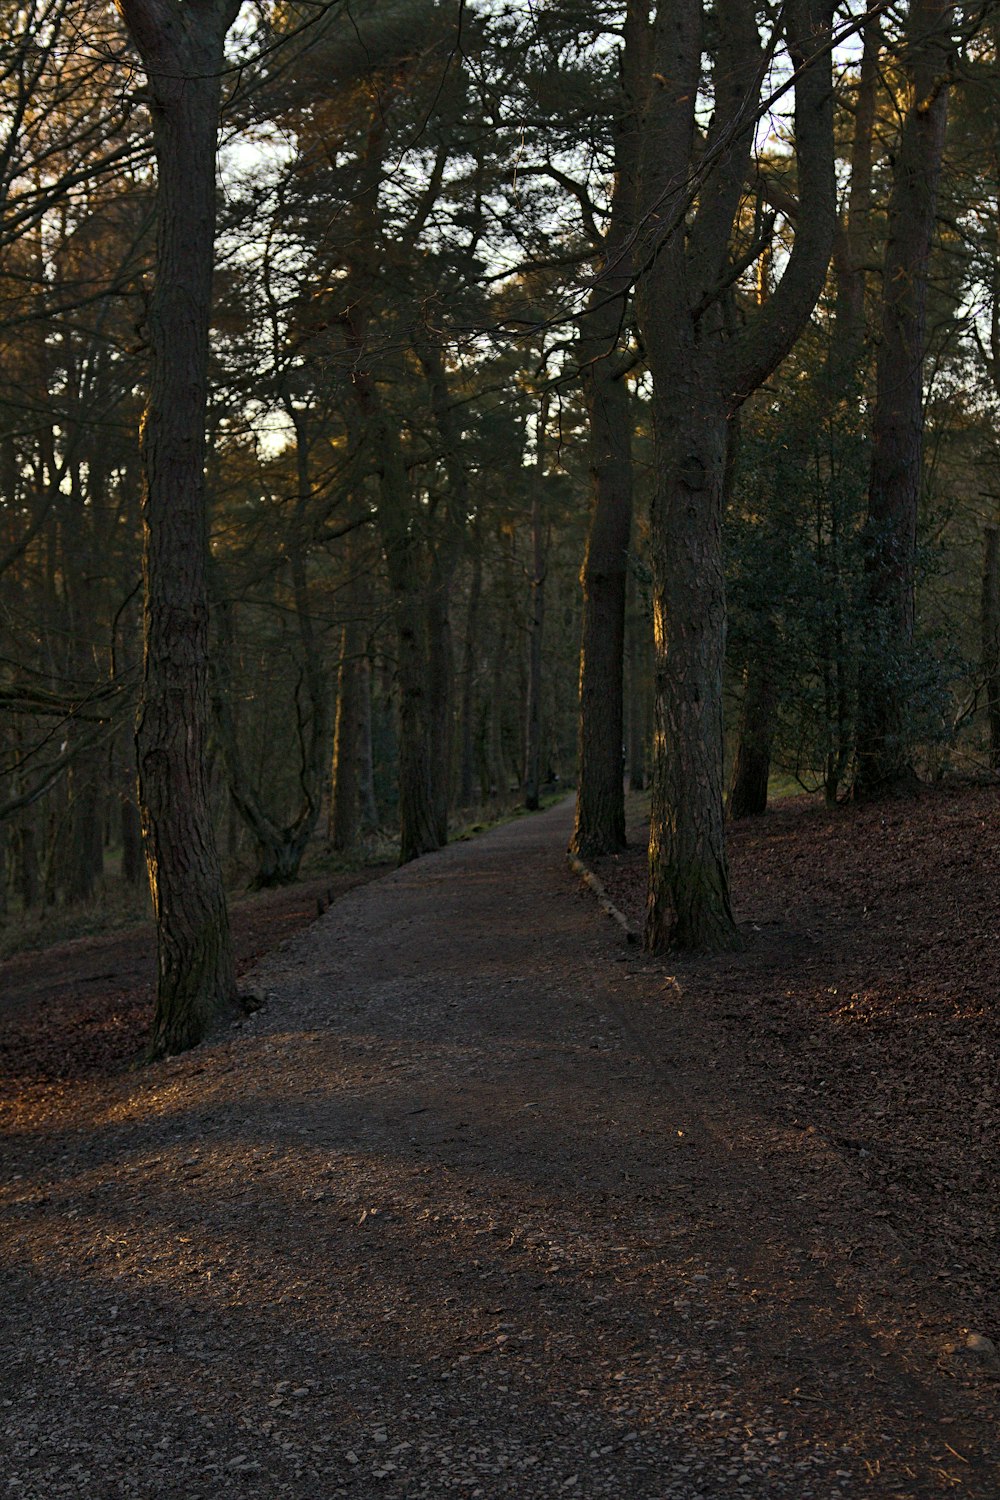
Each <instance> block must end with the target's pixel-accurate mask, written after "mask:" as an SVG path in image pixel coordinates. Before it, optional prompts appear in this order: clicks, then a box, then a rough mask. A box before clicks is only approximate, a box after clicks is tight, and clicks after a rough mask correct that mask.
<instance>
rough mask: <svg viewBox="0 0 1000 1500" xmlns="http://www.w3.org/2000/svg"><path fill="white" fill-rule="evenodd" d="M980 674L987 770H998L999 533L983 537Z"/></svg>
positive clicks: (990, 531) (992, 530) (991, 528)
mask: <svg viewBox="0 0 1000 1500" xmlns="http://www.w3.org/2000/svg"><path fill="white" fill-rule="evenodd" d="M981 621H982V673H983V680H984V682H985V684H986V716H987V722H988V724H989V734H990V743H989V757H990V770H991V771H998V770H1000V531H998V530H997V527H996V526H987V528H986V531H985V533H984V536H983V593H982V611H981Z"/></svg>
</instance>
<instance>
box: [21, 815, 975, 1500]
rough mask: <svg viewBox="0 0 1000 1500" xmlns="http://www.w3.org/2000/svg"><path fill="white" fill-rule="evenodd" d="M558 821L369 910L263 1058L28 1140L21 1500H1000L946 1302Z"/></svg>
mask: <svg viewBox="0 0 1000 1500" xmlns="http://www.w3.org/2000/svg"><path fill="white" fill-rule="evenodd" d="M570 817H571V810H570V808H569V806H568V805H566V804H564V805H562V806H561V807H558V808H555V809H553V810H551V811H550V812H548V813H545V814H541V815H539V816H537V817H535V818H532V819H522V820H518V821H516V822H514V823H511V824H508V825H506V826H505V827H502V828H499V829H496V830H494V831H493V832H491V833H490V834H488V835H486V836H485V837H484V838H482V839H480V840H478V841H477V842H475V843H472V844H463V845H458V846H455V847H452V848H450V849H448V850H445V851H443V852H442V853H441V854H439V855H435V856H432V857H430V858H428V859H425V860H422V861H420V862H419V864H417V865H413V866H409V867H407V868H405V869H403V870H401V871H397V872H396V873H394V874H392V875H390V876H388V877H386V878H384V879H383V880H381V881H378V882H376V883H375V884H372V885H368V886H366V887H364V888H362V889H360V890H357V891H354V892H351V893H349V894H348V895H346V896H345V897H344V898H343V899H342V900H340V901H338V902H337V903H336V904H335V905H334V906H333V907H332V908H331V909H330V911H329V912H328V913H327V914H326V916H325V917H324V918H323V919H322V920H321V921H320V922H319V923H317V924H316V925H315V926H314V927H313V928H311V929H310V930H309V931H308V932H307V933H306V934H304V935H303V936H301V937H300V938H298V939H296V940H294V942H293V943H292V944H291V946H289V947H286V948H285V949H284V950H283V952H282V954H281V955H280V958H279V959H277V960H276V961H275V962H274V963H273V964H272V966H271V967H270V968H267V967H266V966H265V969H264V970H263V972H262V976H261V977H262V978H263V981H264V983H265V984H266V985H267V987H268V989H269V990H270V991H271V993H272V999H271V1001H270V1003H269V1005H268V1007H267V1008H266V1009H265V1010H264V1011H263V1012H261V1013H260V1014H259V1015H258V1016H256V1017H254V1018H253V1019H252V1020H251V1022H249V1023H248V1024H247V1025H246V1027H245V1028H244V1029H243V1030H242V1031H241V1032H239V1033H236V1034H234V1035H232V1036H231V1037H228V1038H226V1039H224V1040H222V1041H220V1042H218V1043H216V1044H213V1045H212V1046H208V1047H204V1048H202V1049H199V1051H198V1052H196V1053H193V1054H189V1055H188V1056H186V1057H183V1058H179V1059H175V1060H173V1061H170V1062H167V1063H164V1064H161V1065H159V1066H158V1067H156V1068H153V1069H149V1070H147V1071H146V1072H144V1073H142V1074H138V1075H131V1076H128V1077H124V1078H121V1079H119V1080H117V1081H115V1082H112V1083H110V1084H109V1083H108V1082H107V1081H104V1082H100V1081H98V1080H90V1081H88V1080H82V1081H80V1082H79V1083H78V1084H77V1085H76V1086H74V1088H72V1089H71V1090H68V1091H67V1092H66V1093H65V1094H60V1093H59V1092H58V1091H55V1090H54V1091H52V1092H51V1093H50V1094H48V1095H46V1096H44V1097H42V1096H40V1097H39V1099H38V1102H37V1106H36V1109H35V1114H34V1116H33V1117H31V1116H25V1114H24V1112H23V1110H22V1111H21V1113H20V1114H18V1115H17V1116H16V1118H15V1117H14V1116H13V1115H12V1116H11V1120H12V1124H11V1129H10V1133H9V1136H8V1141H7V1148H6V1153H5V1162H6V1163H7V1164H9V1169H10V1170H9V1172H5V1174H4V1177H5V1180H4V1188H3V1194H2V1201H0V1210H2V1219H0V1264H2V1266H3V1267H4V1274H3V1284H2V1303H0V1319H2V1326H3V1328H4V1346H5V1347H4V1354H3V1358H2V1368H0V1452H4V1454H5V1457H4V1461H3V1465H2V1468H0V1477H2V1481H3V1484H4V1485H5V1486H6V1493H7V1494H8V1495H11V1496H16V1497H18V1500H49V1497H54V1496H60V1495H74V1496H80V1495H85V1496H87V1497H88V1500H90V1497H95V1500H112V1497H115V1500H118V1497H130V1500H131V1497H139V1496H141V1497H149V1500H153V1497H156V1500H161V1497H162V1500H169V1497H175V1496H176V1497H178V1500H180V1497H182V1496H183V1497H184V1500H201V1497H204V1500H208V1497H213V1500H214V1497H217V1496H220V1495H222V1496H244V1495H245V1496H251V1495H252V1496H255V1497H256V1496H262V1497H272V1496H273V1497H279V1496H285V1495H292V1496H296V1497H302V1500H306V1497H308V1500H327V1497H332V1496H339V1495H347V1496H351V1497H355V1500H368V1497H372V1500H374V1497H381V1496H400V1497H402V1496H406V1497H408V1500H409V1497H417V1496H431V1497H436V1496H440V1495H445V1494H455V1495H460V1496H464V1497H468V1500H494V1497H501V1496H513V1497H518V1500H543V1497H544V1500H548V1497H550V1496H586V1497H595V1500H612V1497H613V1500H689V1497H695V1496H707V1497H711V1500H733V1497H738V1496H742V1497H751V1500H772V1497H773V1500H831V1497H837V1496H852V1495H862V1494H864V1495H873V1496H877V1497H879V1500H882V1497H904V1496H905V1497H923V1496H931V1495H938V1494H942V1493H945V1492H947V1491H949V1490H951V1489H956V1490H957V1491H958V1493H959V1494H961V1495H965V1496H968V1497H978V1500H995V1497H996V1496H997V1494H998V1493H1000V1464H998V1453H997V1445H996V1433H997V1430H998V1428H997V1417H998V1415H1000V1413H998V1402H997V1399H996V1387H995V1386H994V1385H993V1384H992V1382H991V1381H988V1380H986V1379H984V1378H983V1374H984V1372H983V1371H981V1370H980V1369H978V1367H975V1362H974V1361H973V1363H972V1364H970V1366H969V1370H968V1374H967V1378H964V1377H963V1378H961V1379H956V1378H954V1372H951V1373H948V1374H946V1373H945V1372H944V1371H942V1370H941V1369H940V1368H939V1366H938V1359H939V1355H940V1337H941V1334H942V1330H943V1329H945V1328H946V1327H947V1305H946V1302H942V1301H941V1299H940V1297H937V1296H936V1294H933V1293H932V1292H931V1291H930V1290H928V1291H926V1292H925V1290H924V1289H923V1287H922V1286H921V1285H920V1277H919V1267H914V1266H908V1267H902V1266H900V1265H899V1264H897V1263H896V1262H895V1261H894V1260H893V1257H892V1255H891V1254H888V1253H886V1254H884V1255H881V1256H880V1255H879V1253H878V1246H879V1234H878V1221H877V1220H876V1219H875V1218H874V1217H873V1216H874V1214H875V1213H877V1211H878V1208H877V1200H876V1199H875V1198H874V1197H873V1196H872V1195H871V1192H870V1189H868V1188H867V1187H866V1186H865V1184H864V1183H863V1182H862V1181H860V1179H857V1178H855V1176H853V1175H852V1172H851V1169H850V1165H849V1163H845V1161H844V1160H843V1159H841V1158H840V1157H837V1156H835V1155H833V1154H831V1153H830V1152H829V1151H828V1150H827V1148H826V1147H825V1146H824V1144H823V1143H822V1142H821V1141H818V1140H816V1139H815V1138H811V1137H804V1136H803V1133H802V1132H801V1131H798V1132H795V1131H792V1130H791V1129H790V1128H789V1127H787V1126H784V1125H782V1124H781V1123H780V1120H777V1119H776V1118H773V1117H771V1116H770V1115H769V1114H768V1112H767V1110H766V1107H765V1106H764V1105H763V1104H761V1103H760V1102H759V1101H758V1102H756V1103H755V1102H754V1095H753V1090H752V1089H751V1088H748V1087H746V1086H745V1085H744V1084H743V1083H742V1082H739V1083H734V1082H733V1080H734V1079H735V1078H736V1076H737V1074H738V1072H739V1068H740V1063H741V1059H740V1058H738V1057H734V1056H733V1055H732V1052H731V1051H730V1050H728V1049H730V1048H731V1046H732V1043H731V1041H730V1040H726V1039H725V1037H723V1036H721V1035H720V1034H719V1033H718V1032H717V1031H716V1030H715V1029H712V1028H709V1027H707V1026H705V1025H704V1024H703V1017H702V1016H701V1015H700V1013H699V1009H698V1001H697V994H696V989H697V986H696V985H689V986H688V989H687V991H686V993H685V994H684V996H683V997H682V996H681V995H680V993H679V991H678V990H677V989H676V987H675V986H674V985H672V984H671V982H670V981H668V980H667V979H666V977H665V975H664V973H663V970H662V968H661V967H660V966H657V965H653V964H650V963H649V962H648V961H646V960H644V959H643V958H642V957H641V955H636V954H635V952H634V950H628V949H626V948H625V947H624V946H623V945H622V943H621V940H620V935H619V933H618V930H617V929H616V928H615V927H614V925H613V924H611V923H610V922H608V921H607V920H606V919H605V918H604V917H603V916H602V915H601V913H600V912H599V909H598V908H597V906H596V904H595V903H594V902H593V899H592V897H591V896H590V895H589V894H588V893H584V892H582V891H580V890H579V889H577V888H576V887H575V886H574V884H573V883H572V882H570V881H569V880H568V878H567V875H566V870H565V863H564V856H563V849H564V847H565V843H566V838H567V836H568V831H569V826H570ZM904 1273H905V1274H904ZM985 1373H990V1372H989V1371H986V1372H985Z"/></svg>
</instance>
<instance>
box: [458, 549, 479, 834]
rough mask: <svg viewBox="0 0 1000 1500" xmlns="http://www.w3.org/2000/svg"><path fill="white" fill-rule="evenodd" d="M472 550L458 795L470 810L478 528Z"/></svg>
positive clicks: (473, 782) (472, 797)
mask: <svg viewBox="0 0 1000 1500" xmlns="http://www.w3.org/2000/svg"><path fill="white" fill-rule="evenodd" d="M473 547H474V551H473V555H472V578H471V580H470V582H469V604H468V609H467V611H466V616H465V644H464V647H463V651H462V746H461V755H460V765H459V791H458V800H459V803H460V805H461V806H462V807H471V806H472V804H473V802H474V801H475V796H476V792H475V786H476V720H477V706H476V661H477V658H478V653H479V608H480V602H481V600H482V593H483V554H482V548H481V547H480V545H479V536H478V526H477V535H476V537H475V539H474V542H473Z"/></svg>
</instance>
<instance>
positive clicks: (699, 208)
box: [636, 0, 836, 952]
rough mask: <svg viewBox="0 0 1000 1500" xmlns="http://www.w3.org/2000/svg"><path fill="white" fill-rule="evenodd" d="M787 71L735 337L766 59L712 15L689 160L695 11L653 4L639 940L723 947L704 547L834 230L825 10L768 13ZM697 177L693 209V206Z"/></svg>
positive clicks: (720, 621)
mask: <svg viewBox="0 0 1000 1500" xmlns="http://www.w3.org/2000/svg"><path fill="white" fill-rule="evenodd" d="M782 15H783V21H782V24H783V25H784V26H785V27H786V41H787V46H788V52H789V57H790V60H791V62H792V63H793V65H794V67H795V70H796V71H795V80H796V81H795V145H796V162H797V172H798V188H799V200H798V215H797V218H796V223H795V237H794V242H793V246H792V250H791V252H790V254H789V256H788V258H787V261H786V262H785V267H784V271H783V274H782V276H781V280H780V281H779V283H778V285H777V286H776V287H775V289H774V291H773V294H772V295H771V297H770V298H769V299H768V300H767V302H766V303H765V304H764V306H763V307H761V308H760V310H759V311H758V313H757V314H756V315H755V316H753V317H751V318H750V319H749V320H748V321H747V323H746V325H745V327H743V328H741V329H739V330H738V331H737V330H735V329H734V328H733V327H732V325H731V322H730V320H729V319H728V318H727V316H726V306H727V289H728V287H729V286H730V285H731V281H732V268H731V261H730V238H731V234H732V230H733V225H734V223H735V220H736V215H737V213H738V211H739V207H740V203H741V201H742V199H743V195H744V184H745V181H746V177H747V173H748V171H749V164H750V153H751V148H752V144H753V121H754V119H755V118H756V116H755V113H754V110H753V109H752V108H750V109H748V107H747V104H748V100H753V99H756V98H757V97H758V96H759V92H760V88H761V83H762V80H763V78H764V74H765V70H766V56H765V52H764V50H763V49H762V45H761V38H760V34H759V32H758V28H757V20H756V13H755V10H754V7H753V5H752V4H751V3H750V0H737V3H733V4H730V5H727V6H726V7H725V8H724V9H722V10H720V9H719V8H716V9H715V10H713V12H712V16H713V21H714V29H713V34H712V38H711V42H712V45H711V52H712V57H713V69H714V72H713V78H712V81H711V82H712V91H713V97H714V114H713V117H712V121H711V124H710V126H709V129H708V133H707V136H706V137H705V139H704V141H703V142H702V143H700V145H699V148H698V154H699V155H700V164H698V163H696V161H695V156H696V149H695V142H696V135H697V132H696V116H695V109H696V101H697V99H698V98H699V96H700V93H701V91H702V89H703V87H704V85H705V80H704V78H703V75H702V57H703V55H704V54H705V52H706V51H707V50H709V49H708V38H707V37H706V35H705V15H704V12H703V9H702V6H701V4H700V3H699V0H676V3H675V4H672V5H667V4H665V3H663V4H660V5H659V6H658V7H657V15H656V25H655V38H654V45H655V52H654V58H653V67H654V70H655V72H654V76H655V77H656V78H657V79H659V80H660V86H659V87H658V88H656V89H654V90H653V91H652V92H651V94H650V97H649V102H648V107H647V110H646V116H645V120H644V129H643V141H644V155H643V173H642V193H641V198H640V203H639V207H638V212H637V220H638V222H639V223H640V224H641V225H642V226H643V233H642V237H641V241H640V243H639V245H638V246H637V251H636V253H637V254H639V255H640V257H641V259H640V265H641V268H642V269H641V272H640V275H639V277H638V280H637V289H636V305H637V311H638V315H639V322H640V328H641V331H642V334H643V342H644V345H645V349H646V353H647V358H648V361H649V368H650V372H651V375H652V379H653V400H652V410H653V426H654V465H655V475H654V482H655V490H654V495H653V502H652V509H651V515H650V534H651V563H652V571H653V610H654V632H655V651H656V668H655V682H656V721H655V732H654V752H653V768H652V769H653V799H652V815H651V832H650V878H649V895H648V901H647V920H646V944H647V947H648V948H649V949H650V950H651V951H653V952H659V951H662V950H663V949H664V948H666V947H668V946H676V947H680V948H688V949H692V948H693V949H707V950H724V949H726V948H731V947H733V946H735V945H737V944H738V941H739V937H738V934H737V931H736V926H735V923H734V921H733V915H732V910H731V906H730V899H729V877H728V869H727V863H726V849H725V839H724V816H723V800H722V792H723V787H722V782H723V754H722V752H723V741H722V672H723V663H724V655H725V627H726V602H725V587H724V575H723V558H722V545H721V531H722V502H723V489H724V481H725V473H726V450H727V441H728V427H729V423H730V421H731V419H732V418H733V416H734V414H735V412H736V411H737V410H738V409H739V407H740V405H741V404H742V402H743V401H745V400H746V398H747V396H749V395H750V394H751V392H752V391H754V390H756V389H757V388H758V387H759V386H760V385H761V384H762V382H763V381H764V380H766V379H767V377H768V375H769V374H770V373H771V372H772V371H773V370H774V368H775V367H776V365H777V364H778V363H779V361H780V360H781V359H782V358H784V356H785V354H786V353H787V352H788V350H789V349H790V348H791V347H792V344H793V343H794V341H795V338H796V337H797V335H798V333H799V332H800V331H801V329H802V327H803V325H804V324H805V322H806V321H807V320H808V318H809V316H810V315H811V313H812V310H813V308H814V306H815V303H816V298H817V297H818V295H819V293H820V291H821V290H822V286H823V281H824V278H825V274H826V268H827V265H828V263H829V257H830V250H831V246H832V242H833V233H834V227H835V223H836V182H835V177H834V170H833V117H832V107H831V98H832V95H831V87H830V81H831V80H830V59H829V53H828V50H827V49H826V48H825V47H824V45H823V43H824V42H825V40H826V39H827V38H828V36H829V26H830V7H829V6H828V5H826V4H822V3H819V0H791V3H790V4H789V5H788V6H787V7H786V8H785V10H784V11H783V13H782ZM695 180H697V181H698V196H697V205H696V207H695V206H693V203H692V197H693V194H692V187H691V184H692V182H693V181H695Z"/></svg>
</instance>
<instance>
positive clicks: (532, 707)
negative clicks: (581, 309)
mask: <svg viewBox="0 0 1000 1500" xmlns="http://www.w3.org/2000/svg"><path fill="white" fill-rule="evenodd" d="M548 425H549V398H548V393H547V392H543V394H542V397H541V399H540V401H539V403H538V430H537V433H536V437H535V473H534V482H533V484H532V486H531V608H530V610H529V613H528V684H527V686H528V691H527V695H526V701H525V711H524V778H523V795H524V805H525V807H526V808H527V809H528V811H529V812H537V811H538V808H539V805H540V802H541V789H542V642H543V638H544V634H545V566H546V557H545V553H546V547H545V524H546V523H545V503H544V485H545V449H546V433H547V428H548Z"/></svg>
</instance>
